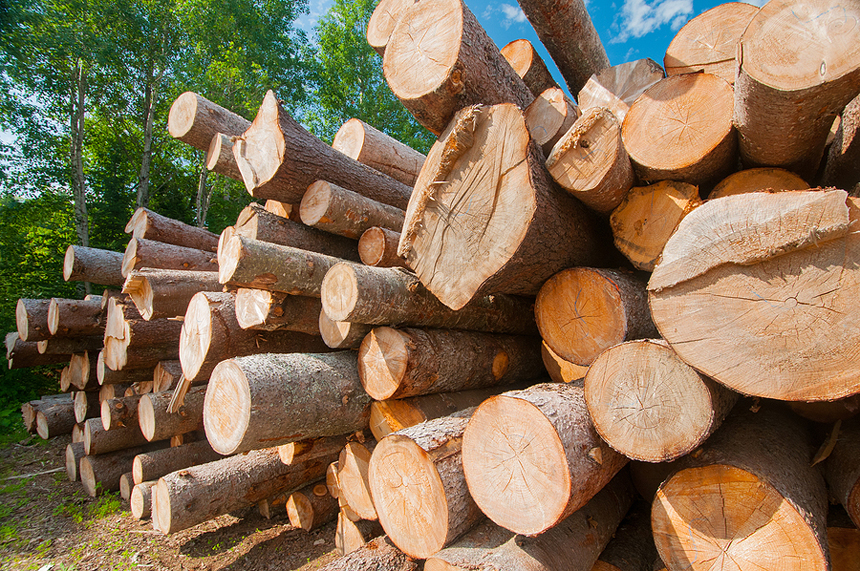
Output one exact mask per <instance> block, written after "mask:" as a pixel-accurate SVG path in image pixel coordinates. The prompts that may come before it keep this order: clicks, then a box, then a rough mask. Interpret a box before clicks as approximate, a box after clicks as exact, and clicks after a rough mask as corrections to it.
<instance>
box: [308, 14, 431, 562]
mask: <svg viewBox="0 0 860 571" xmlns="http://www.w3.org/2000/svg"><path fill="white" fill-rule="evenodd" d="M383 1H385V0H383ZM370 569H373V570H376V571H417V570H418V569H419V566H418V563H416V562H415V560H414V559H412V558H411V557H409V556H408V555H406V554H405V553H403V552H401V551H400V550H399V549H397V548H396V547H394V546H393V545H392V544H391V542H390V541H389V540H388V538H386V537H377V538H375V539H372V540H370V541H369V542H367V544H365V545H364V546H363V547H361V548H359V549H356V550H355V551H353V552H352V553H349V554H347V555H344V556H343V557H340V558H338V559H335V560H334V561H332V562H331V563H329V564H328V565H326V566H325V567H322V568H320V571H367V570H370Z"/></svg>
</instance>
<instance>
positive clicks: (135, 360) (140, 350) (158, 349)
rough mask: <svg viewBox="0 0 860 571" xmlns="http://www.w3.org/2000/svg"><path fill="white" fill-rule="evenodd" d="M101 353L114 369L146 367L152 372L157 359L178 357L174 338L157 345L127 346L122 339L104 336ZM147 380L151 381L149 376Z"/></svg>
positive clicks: (108, 365) (108, 364)
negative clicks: (103, 346) (103, 345)
mask: <svg viewBox="0 0 860 571" xmlns="http://www.w3.org/2000/svg"><path fill="white" fill-rule="evenodd" d="M101 354H102V355H104V359H105V365H106V366H107V367H108V368H110V369H113V370H114V371H121V370H123V369H125V368H131V369H143V368H146V369H148V370H149V371H150V372H152V369H153V368H154V367H155V366H156V365H157V364H158V362H159V361H164V360H166V359H177V358H179V350H178V347H177V346H176V340H175V339H174V340H172V341H170V342H168V343H159V344H157V345H137V346H135V347H129V346H128V344H127V343H126V342H125V340H123V339H116V338H115V337H105V348H104V351H102V352H101ZM148 380H149V381H150V382H151V378H150V379H148Z"/></svg>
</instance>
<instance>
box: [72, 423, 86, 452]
mask: <svg viewBox="0 0 860 571" xmlns="http://www.w3.org/2000/svg"><path fill="white" fill-rule="evenodd" d="M71 438H72V442H80V443H81V444H83V442H84V423H78V424H76V425H74V426H73V427H72V434H71ZM85 454H86V453H85Z"/></svg>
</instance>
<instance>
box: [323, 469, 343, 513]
mask: <svg viewBox="0 0 860 571" xmlns="http://www.w3.org/2000/svg"><path fill="white" fill-rule="evenodd" d="M325 486H326V488H328V493H329V494H331V497H333V498H335V499H337V498H338V496H340V488H339V487H338V485H337V460H335V461H334V462H332V463H331V464H329V465H328V467H327V468H326V471H325ZM338 504H340V502H338Z"/></svg>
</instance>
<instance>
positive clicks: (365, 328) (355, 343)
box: [319, 311, 373, 349]
mask: <svg viewBox="0 0 860 571" xmlns="http://www.w3.org/2000/svg"><path fill="white" fill-rule="evenodd" d="M319 326H320V335H321V336H322V339H323V342H324V343H325V344H326V346H327V347H328V348H330V349H358V347H359V346H360V345H361V342H362V341H363V340H364V336H365V335H367V334H368V333H370V330H371V329H373V326H372V325H365V324H364V323H350V322H349V321H332V320H331V319H329V318H328V315H326V314H325V311H321V312H320V318H319Z"/></svg>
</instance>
